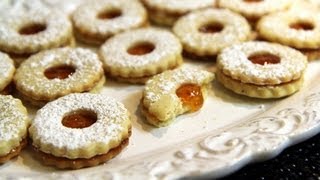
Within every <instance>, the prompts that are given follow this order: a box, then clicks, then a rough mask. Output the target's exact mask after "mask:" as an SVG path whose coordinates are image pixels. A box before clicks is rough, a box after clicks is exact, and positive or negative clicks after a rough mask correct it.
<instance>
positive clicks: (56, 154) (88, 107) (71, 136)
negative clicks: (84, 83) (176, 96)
mask: <svg viewBox="0 0 320 180" xmlns="http://www.w3.org/2000/svg"><path fill="white" fill-rule="evenodd" d="M29 133H30V138H31V139H32V146H33V148H34V150H35V151H37V155H38V156H39V157H40V159H41V161H42V162H43V163H44V164H45V165H50V166H56V167H58V168H63V169H65V168H68V169H79V168H82V167H88V166H95V165H98V164H101V163H104V162H105V161H107V160H109V159H111V158H113V157H114V156H116V155H117V154H119V153H120V152H121V150H122V149H123V148H124V147H126V146H127V144H128V142H129V137H130V135H131V121H130V115H129V112H128V111H127V109H125V107H124V106H123V104H121V103H119V102H117V101H115V100H114V99H113V98H110V97H107V96H105V95H100V94H90V93H82V94H80V93H75V94H70V95H67V96H64V97H61V98H59V99H57V100H55V101H52V102H50V103H48V104H47V105H45V106H44V107H43V108H41V109H40V110H39V111H38V112H37V114H36V115H35V118H34V120H33V122H32V124H31V127H30V128H29Z"/></svg>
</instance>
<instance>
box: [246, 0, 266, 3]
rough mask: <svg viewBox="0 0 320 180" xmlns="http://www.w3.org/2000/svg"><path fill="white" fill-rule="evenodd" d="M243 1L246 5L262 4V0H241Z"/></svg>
mask: <svg viewBox="0 0 320 180" xmlns="http://www.w3.org/2000/svg"><path fill="white" fill-rule="evenodd" d="M243 1H244V2H247V3H258V2H262V1H263V0H243Z"/></svg>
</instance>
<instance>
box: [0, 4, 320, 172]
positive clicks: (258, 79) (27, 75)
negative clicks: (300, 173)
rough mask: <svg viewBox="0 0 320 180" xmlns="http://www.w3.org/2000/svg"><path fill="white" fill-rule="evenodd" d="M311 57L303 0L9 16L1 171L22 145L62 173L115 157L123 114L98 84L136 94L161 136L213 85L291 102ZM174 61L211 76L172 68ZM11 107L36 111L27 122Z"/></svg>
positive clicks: (127, 131) (316, 19) (316, 25)
mask: <svg viewBox="0 0 320 180" xmlns="http://www.w3.org/2000/svg"><path fill="white" fill-rule="evenodd" d="M57 3H59V2H57ZM58 7H60V6H58ZM298 7H299V8H298ZM8 11H10V10H8ZM149 19H150V21H149ZM80 42H81V43H83V44H87V45H89V46H90V47H95V48H96V49H98V51H97V52H93V51H92V50H89V49H87V48H79V47H76V44H78V43H80ZM319 48H320V11H319V10H318V9H317V8H315V7H314V6H313V5H310V4H309V2H307V1H302V0H301V1H300V0H264V1H262V0H197V1H195V0H141V1H139V0H117V1H113V0H94V1H85V2H83V3H81V4H80V5H79V6H78V7H77V8H76V9H75V10H74V11H72V12H71V14H70V16H68V15H66V14H63V13H62V12H60V11H58V10H57V9H54V8H52V9H50V10H48V9H45V10H42V9H41V8H33V9H28V10H26V11H22V12H15V13H12V14H10V16H6V17H5V18H0V51H1V52H0V91H1V94H2V95H0V109H1V113H0V163H5V162H7V161H9V160H10V159H11V158H13V157H16V156H18V155H19V152H20V151H21V149H22V148H23V147H25V146H26V144H27V143H30V144H32V147H33V149H34V151H35V152H36V154H37V155H38V157H39V159H40V160H41V161H42V162H43V163H44V164H46V165H50V166H55V167H57V168H62V169H65V168H68V169H78V168H82V167H88V166H95V165H98V164H101V163H103V162H105V161H107V160H109V159H111V158H113V157H114V156H116V155H117V154H119V153H120V152H121V150H122V149H123V148H125V147H126V146H127V144H128V140H129V137H130V135H131V129H132V128H131V120H130V113H129V111H128V110H127V109H126V108H125V107H124V105H123V104H121V103H120V102H117V101H116V100H115V99H113V98H112V97H108V96H105V95H103V94H99V93H97V92H99V91H100V89H101V88H102V87H104V86H108V85H105V81H106V78H108V79H109V78H110V79H114V80H115V81H121V82H127V83H128V86H130V85H129V83H138V84H142V85H144V91H143V97H142V99H141V107H140V109H141V112H142V114H143V115H144V116H145V119H146V122H147V123H149V124H151V125H154V126H155V127H162V126H167V125H169V124H170V123H171V122H172V121H173V120H174V119H175V117H176V116H178V115H181V114H184V113H186V112H195V111H198V110H199V109H200V108H201V107H202V106H203V103H204V100H205V98H206V97H207V96H208V93H207V91H209V90H210V88H212V87H211V86H210V85H211V84H212V81H213V80H214V78H215V76H216V79H217V80H218V81H219V82H220V83H221V84H222V85H223V86H224V87H225V88H227V89H229V90H231V91H233V92H235V93H237V94H242V95H245V96H249V97H253V98H262V99H268V98H281V97H286V96H289V95H292V94H294V93H295V92H297V91H298V90H299V89H300V88H301V87H302V85H303V76H304V72H305V70H306V68H307V63H308V60H314V59H318V58H319V57H320V53H319V52H320V51H319ZM184 57H191V58H192V59H194V60H199V61H211V62H212V66H214V65H215V63H216V67H217V68H216V71H215V72H208V71H204V70H200V69H197V68H194V67H187V66H183V58H184ZM95 93H96V94H95ZM12 95H13V96H12ZM22 102H24V104H29V105H34V106H37V107H39V110H38V112H37V113H36V115H35V118H34V119H29V117H28V113H27V110H26V108H25V107H24V106H23V104H22Z"/></svg>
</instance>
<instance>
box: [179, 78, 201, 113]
mask: <svg viewBox="0 0 320 180" xmlns="http://www.w3.org/2000/svg"><path fill="white" fill-rule="evenodd" d="M176 94H177V96H178V97H179V98H180V100H181V101H182V103H183V105H184V106H187V107H189V108H190V111H191V112H195V111H197V110H199V109H200V108H201V107H202V105H203V96H202V91H201V87H200V86H198V85H196V84H183V85H181V86H180V87H179V88H178V89H177V90H176Z"/></svg>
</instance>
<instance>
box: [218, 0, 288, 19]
mask: <svg viewBox="0 0 320 180" xmlns="http://www.w3.org/2000/svg"><path fill="white" fill-rule="evenodd" d="M293 2H294V1H293V0H219V1H218V6H219V7H221V8H227V9H230V10H232V11H235V12H237V13H239V14H242V15H243V16H244V17H246V18H247V19H248V20H249V21H250V22H252V23H253V22H255V21H256V20H258V19H259V18H261V17H262V16H264V15H267V14H270V13H273V12H276V11H281V10H285V9H288V8H289V7H290V6H291V4H292V3H293Z"/></svg>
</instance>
